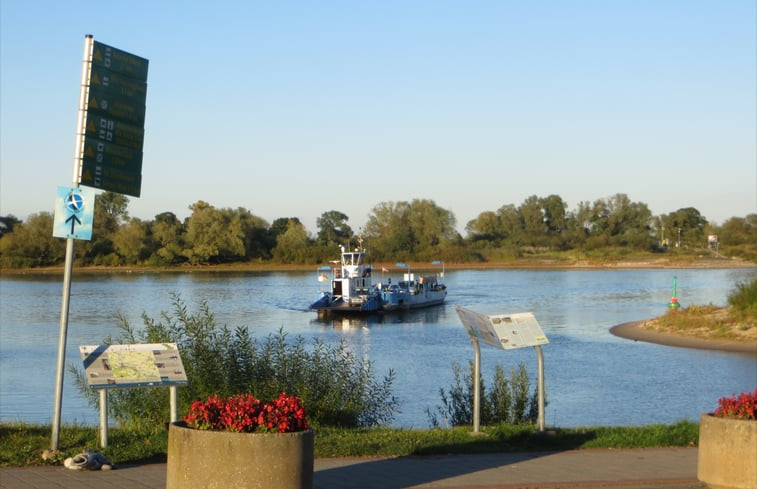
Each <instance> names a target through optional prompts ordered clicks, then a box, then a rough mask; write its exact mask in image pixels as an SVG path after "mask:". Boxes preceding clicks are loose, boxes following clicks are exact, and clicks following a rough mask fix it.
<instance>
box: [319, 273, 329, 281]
mask: <svg viewBox="0 0 757 489" xmlns="http://www.w3.org/2000/svg"><path fill="white" fill-rule="evenodd" d="M328 279H329V277H328V276H326V275H323V274H321V275H319V276H318V281H319V282H325V281H327V280H328Z"/></svg>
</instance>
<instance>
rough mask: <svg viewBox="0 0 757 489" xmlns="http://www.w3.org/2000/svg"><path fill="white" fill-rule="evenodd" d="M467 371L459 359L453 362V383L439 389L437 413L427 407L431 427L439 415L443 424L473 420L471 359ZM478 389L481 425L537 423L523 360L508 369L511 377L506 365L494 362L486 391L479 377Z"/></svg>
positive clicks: (534, 396) (535, 402)
mask: <svg viewBox="0 0 757 489" xmlns="http://www.w3.org/2000/svg"><path fill="white" fill-rule="evenodd" d="M468 367H469V369H468V373H465V374H464V373H463V369H462V367H461V366H460V364H459V363H453V364H452V374H453V377H454V384H453V385H452V386H451V387H450V389H449V391H445V390H444V389H443V388H440V389H439V395H440V396H441V398H442V405H441V406H437V407H436V413H434V412H432V411H431V409H426V414H427V415H428V417H429V421H430V423H431V425H432V426H433V427H438V426H440V422H439V420H440V417H441V420H442V421H443V422H444V424H445V425H448V426H463V425H470V424H472V423H473V397H474V389H473V371H474V366H473V362H469V363H468ZM478 381H479V388H480V392H481V412H480V413H479V415H480V421H481V424H484V425H494V424H499V423H506V424H510V425H528V424H534V423H536V421H537V419H538V416H539V406H538V393H537V392H536V390H534V393H533V394H532V395H531V396H529V394H528V392H529V390H530V388H531V381H530V380H529V378H528V372H527V371H526V367H525V365H524V364H523V363H521V364H519V365H518V368H517V369H510V378H509V379H508V378H507V377H506V376H505V369H504V367H502V366H501V365H497V366H496V367H495V369H494V379H493V382H492V386H491V389H490V390H489V392H488V393H487V391H486V387H485V386H484V381H483V379H482V378H479V380H478Z"/></svg>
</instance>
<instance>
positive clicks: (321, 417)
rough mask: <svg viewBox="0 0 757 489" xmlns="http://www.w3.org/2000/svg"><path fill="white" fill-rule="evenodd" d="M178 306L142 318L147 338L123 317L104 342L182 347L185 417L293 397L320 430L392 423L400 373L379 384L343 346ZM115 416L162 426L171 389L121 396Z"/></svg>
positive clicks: (112, 396) (116, 394)
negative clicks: (241, 397) (199, 404)
mask: <svg viewBox="0 0 757 489" xmlns="http://www.w3.org/2000/svg"><path fill="white" fill-rule="evenodd" d="M172 300H173V307H174V309H173V313H166V312H163V313H161V317H160V319H159V320H156V319H153V318H150V317H148V316H147V315H146V314H143V315H142V319H143V322H144V328H143V329H142V330H140V331H136V330H134V329H133V328H132V327H131V326H130V325H129V324H128V322H127V321H126V320H125V318H123V316H119V328H120V329H121V331H122V333H121V335H120V336H119V337H118V338H117V339H115V340H113V339H111V338H106V339H105V341H104V343H105V344H133V343H164V342H165V343H176V344H177V346H178V348H179V351H180V352H181V356H182V362H183V364H184V369H185V370H186V374H187V379H188V381H189V382H188V384H187V385H186V386H184V387H182V388H180V389H178V391H179V411H180V412H187V410H188V409H189V407H190V405H191V404H192V402H194V401H197V400H205V399H207V398H208V397H210V396H213V395H218V396H222V397H229V396H233V395H236V394H242V393H248V394H252V395H254V396H255V397H257V398H260V399H273V398H276V397H277V396H278V395H279V394H280V393H281V392H286V393H287V394H289V395H292V396H297V397H299V398H300V399H301V400H302V402H303V403H304V404H305V405H306V406H307V410H308V418H309V419H308V421H309V422H310V423H311V424H313V425H314V426H319V425H327V426H342V427H358V426H375V425H379V424H381V423H388V422H390V421H391V420H392V419H393V417H394V414H395V413H396V411H397V409H398V404H399V402H398V400H397V399H396V398H395V397H393V396H392V395H391V386H392V383H393V381H394V372H393V371H391V370H390V371H389V373H388V375H387V376H386V377H384V378H383V380H382V381H380V382H379V381H377V380H376V379H375V378H374V375H373V372H372V365H371V363H370V362H366V361H362V360H359V359H358V358H357V357H356V356H355V355H354V354H353V353H351V352H350V351H349V350H348V348H347V345H346V344H345V343H344V341H342V342H341V343H340V344H338V345H335V346H329V345H325V344H324V343H323V342H322V341H321V340H315V341H314V343H313V346H312V348H306V345H305V340H304V339H303V338H302V337H299V336H298V337H297V338H296V339H294V340H293V341H289V339H288V337H287V335H286V334H285V333H284V332H283V330H279V332H278V333H277V334H270V335H268V336H267V337H266V338H265V339H263V340H262V341H258V340H257V339H256V338H254V337H252V336H251V335H250V333H249V331H248V329H247V328H246V327H238V328H236V329H235V330H233V331H232V330H230V329H229V328H228V327H226V326H223V327H220V326H218V325H217V324H216V322H215V318H214V316H213V313H212V312H211V311H210V308H209V307H208V305H207V303H205V302H203V303H202V304H201V306H200V309H199V311H198V312H197V313H193V314H191V313H189V312H188V311H187V308H186V305H185V304H184V302H183V301H182V300H181V298H180V296H179V295H177V294H174V295H173V297H172ZM71 370H72V372H73V374H74V376H75V377H76V383H77V386H78V388H79V390H80V391H81V392H83V393H84V395H85V396H87V398H88V399H89V401H90V403H91V404H92V405H93V406H95V405H97V402H98V395H97V392H96V391H94V390H93V389H89V388H88V387H87V381H86V378H85V377H84V373H83V372H82V371H81V370H80V369H78V368H77V367H72V368H71ZM108 409H109V413H110V415H111V416H112V417H113V418H114V419H116V420H117V421H119V422H120V423H122V424H124V425H126V426H141V425H144V424H151V425H154V424H162V423H164V422H165V420H166V419H168V418H169V412H168V410H169V401H168V389H165V388H139V389H114V390H111V391H110V393H109V403H108Z"/></svg>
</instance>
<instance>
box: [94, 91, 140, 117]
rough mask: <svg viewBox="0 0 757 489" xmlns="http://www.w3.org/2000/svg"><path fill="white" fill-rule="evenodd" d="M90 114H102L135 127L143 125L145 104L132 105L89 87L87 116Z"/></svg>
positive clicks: (127, 101)
mask: <svg viewBox="0 0 757 489" xmlns="http://www.w3.org/2000/svg"><path fill="white" fill-rule="evenodd" d="M92 113H95V114H102V115H104V116H107V117H110V118H112V119H117V120H121V121H124V122H128V123H129V124H134V125H135V126H143V125H144V124H145V104H141V105H140V104H134V103H133V102H132V101H129V100H128V99H125V98H122V97H119V96H118V95H116V94H114V93H111V92H109V91H107V90H98V89H96V88H92V87H90V89H89V101H88V104H87V114H92Z"/></svg>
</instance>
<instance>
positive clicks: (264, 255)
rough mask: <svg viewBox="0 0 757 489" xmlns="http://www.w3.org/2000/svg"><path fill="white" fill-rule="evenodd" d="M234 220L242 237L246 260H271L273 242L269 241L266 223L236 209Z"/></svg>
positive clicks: (259, 218) (250, 213)
mask: <svg viewBox="0 0 757 489" xmlns="http://www.w3.org/2000/svg"><path fill="white" fill-rule="evenodd" d="M236 219H238V222H239V226H240V228H241V229H242V233H243V235H244V248H245V256H246V258H247V259H248V260H251V259H253V258H255V259H269V258H271V250H272V249H273V247H274V244H275V241H274V240H272V239H271V235H270V231H269V227H268V222H266V220H265V219H263V218H262V217H258V216H256V215H255V214H253V213H252V212H250V211H248V210H246V209H242V208H239V209H237V213H236Z"/></svg>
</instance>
